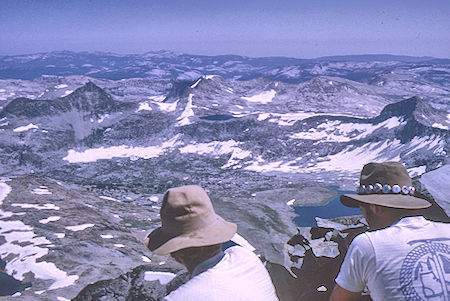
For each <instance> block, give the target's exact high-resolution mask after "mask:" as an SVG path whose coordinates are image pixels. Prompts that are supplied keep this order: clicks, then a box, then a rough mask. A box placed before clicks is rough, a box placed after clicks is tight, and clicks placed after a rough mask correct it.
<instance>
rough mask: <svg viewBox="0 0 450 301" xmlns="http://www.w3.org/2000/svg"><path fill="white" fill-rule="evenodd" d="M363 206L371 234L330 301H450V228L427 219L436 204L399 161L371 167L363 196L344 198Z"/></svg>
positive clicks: (354, 249) (361, 239)
mask: <svg viewBox="0 0 450 301" xmlns="http://www.w3.org/2000/svg"><path fill="white" fill-rule="evenodd" d="M340 201H341V202H342V204H343V205H345V206H348V207H359V208H361V211H362V213H363V216H364V218H365V219H366V221H367V223H368V225H369V229H370V231H368V232H365V233H362V234H360V235H358V236H356V237H355V238H354V239H353V241H352V243H351V244H350V247H349V249H348V251H347V254H346V255H345V259H344V262H343V263H342V266H341V269H340V272H339V274H338V276H337V278H336V286H335V288H334V289H333V292H332V294H331V297H330V301H345V300H359V298H360V297H361V292H363V291H366V290H368V293H369V294H370V297H371V299H372V300H373V301H381V300H382V301H389V300H407V301H409V300H450V268H449V267H450V224H448V223H441V222H434V221H430V220H427V219H425V218H424V217H423V216H421V215H420V214H421V212H422V211H421V209H424V208H428V207H430V206H431V204H430V202H428V201H427V200H425V199H424V198H423V197H422V196H421V195H419V194H418V193H417V192H416V190H415V188H414V187H413V186H412V180H411V178H410V177H409V175H408V172H407V170H406V168H405V167H404V166H403V165H402V164H401V163H399V162H384V163H368V164H366V165H365V166H364V167H363V169H362V171H361V175H360V186H359V187H358V189H357V194H344V195H342V196H341V197H340Z"/></svg>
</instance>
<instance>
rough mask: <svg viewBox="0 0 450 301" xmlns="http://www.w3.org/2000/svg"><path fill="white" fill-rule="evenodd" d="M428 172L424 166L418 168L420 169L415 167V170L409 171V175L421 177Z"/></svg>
mask: <svg viewBox="0 0 450 301" xmlns="http://www.w3.org/2000/svg"><path fill="white" fill-rule="evenodd" d="M426 170H427V167H426V166H425V165H424V166H418V167H414V168H409V169H408V174H409V176H410V177H411V178H412V177H415V176H420V175H421V174H424V173H425V172H426Z"/></svg>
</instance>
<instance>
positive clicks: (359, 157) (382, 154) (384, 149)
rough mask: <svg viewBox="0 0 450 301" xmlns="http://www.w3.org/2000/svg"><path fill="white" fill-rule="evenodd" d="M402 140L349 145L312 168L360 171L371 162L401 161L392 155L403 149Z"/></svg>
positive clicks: (314, 169) (311, 168)
mask: <svg viewBox="0 0 450 301" xmlns="http://www.w3.org/2000/svg"><path fill="white" fill-rule="evenodd" d="M402 146H403V145H402V144H401V142H400V140H397V139H394V140H386V141H383V142H380V143H367V144H364V145H362V146H359V147H354V146H348V147H347V148H345V149H344V150H343V151H341V152H340V153H337V154H335V155H330V156H328V157H327V158H328V160H327V161H322V162H318V163H317V164H316V165H315V166H314V167H310V168H309V169H310V170H313V171H317V170H320V169H324V170H327V171H330V170H347V171H359V170H361V166H363V165H365V164H367V163H369V162H380V161H400V158H399V157H398V156H397V155H391V154H392V153H395V154H396V153H398V152H392V151H393V150H395V149H401V148H402Z"/></svg>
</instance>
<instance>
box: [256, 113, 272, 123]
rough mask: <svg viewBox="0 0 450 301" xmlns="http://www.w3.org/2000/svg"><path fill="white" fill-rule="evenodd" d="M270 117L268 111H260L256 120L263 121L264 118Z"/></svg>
mask: <svg viewBox="0 0 450 301" xmlns="http://www.w3.org/2000/svg"><path fill="white" fill-rule="evenodd" d="M269 117H270V113H262V114H259V115H258V121H263V120H266V119H267V118H269Z"/></svg>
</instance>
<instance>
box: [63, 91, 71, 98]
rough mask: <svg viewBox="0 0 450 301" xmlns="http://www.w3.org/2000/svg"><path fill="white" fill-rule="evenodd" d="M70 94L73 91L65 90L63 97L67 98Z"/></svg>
mask: <svg viewBox="0 0 450 301" xmlns="http://www.w3.org/2000/svg"><path fill="white" fill-rule="evenodd" d="M72 92H73V90H66V91H65V92H64V95H63V97H64V96H67V95H69V94H71V93H72Z"/></svg>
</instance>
